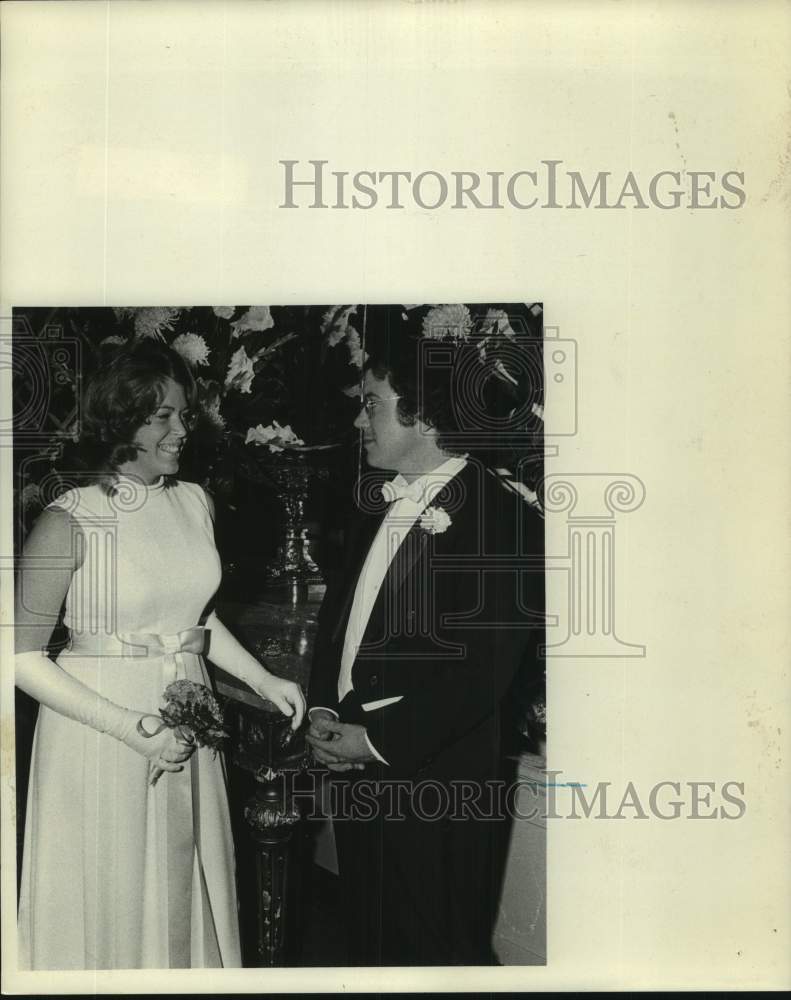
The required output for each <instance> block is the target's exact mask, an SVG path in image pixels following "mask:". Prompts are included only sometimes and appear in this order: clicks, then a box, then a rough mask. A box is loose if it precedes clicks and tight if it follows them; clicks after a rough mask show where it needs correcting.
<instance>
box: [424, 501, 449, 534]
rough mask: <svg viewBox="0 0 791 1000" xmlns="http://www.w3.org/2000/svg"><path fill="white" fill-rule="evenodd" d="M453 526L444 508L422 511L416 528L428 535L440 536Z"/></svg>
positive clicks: (430, 508) (431, 508)
mask: <svg viewBox="0 0 791 1000" xmlns="http://www.w3.org/2000/svg"><path fill="white" fill-rule="evenodd" d="M451 524H453V521H451V517H450V514H449V513H448V512H447V511H446V510H445V508H444V507H429V508H428V510H425V511H423V513H422V514H421V515H420V519H419V521H418V527H419V528H420V530H421V531H425V532H426V534H428V535H441V534H442V533H443V532H445V531H447V530H448V528H449V527H450V526H451Z"/></svg>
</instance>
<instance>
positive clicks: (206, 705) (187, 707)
mask: <svg viewBox="0 0 791 1000" xmlns="http://www.w3.org/2000/svg"><path fill="white" fill-rule="evenodd" d="M159 714H160V716H161V717H162V720H163V722H164V723H165V725H166V726H168V727H169V728H170V729H176V730H178V735H179V738H180V739H183V741H184V742H185V743H197V745H198V746H199V747H209V748H210V749H211V750H212V751H213V752H214V753H215V754H216V753H217V751H218V750H219V749H220V747H221V746H222V741H223V740H224V739H226V738H227V737H228V733H227V732H226V731H225V729H224V728H223V713H222V707H221V706H220V703H219V701H218V700H217V698H216V697H215V696H214V695H213V694H212V692H211V691H210V690H209V688H207V687H206V685H205V684H197V683H196V682H195V681H187V680H181V681H173V683H172V684H168V686H167V687H166V688H165V705H164V707H163V708H161V709H160V710H159Z"/></svg>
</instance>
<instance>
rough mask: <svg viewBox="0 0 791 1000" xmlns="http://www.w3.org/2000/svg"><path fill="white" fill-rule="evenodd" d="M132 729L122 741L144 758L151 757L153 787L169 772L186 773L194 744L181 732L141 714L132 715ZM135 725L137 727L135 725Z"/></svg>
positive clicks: (128, 728) (126, 732) (156, 717)
mask: <svg viewBox="0 0 791 1000" xmlns="http://www.w3.org/2000/svg"><path fill="white" fill-rule="evenodd" d="M129 715H130V719H129V722H130V725H129V726H128V727H127V728H126V731H125V732H124V733H123V735H122V736H121V740H122V741H123V742H124V743H125V744H126V745H127V746H128V747H129V748H130V749H131V750H134V751H136V752H137V753H139V754H140V755H141V756H142V757H147V758H148V760H149V764H150V770H149V784H150V785H155V784H156V783H157V781H159V778H160V776H161V775H162V774H163V773H164V772H165V771H171V772H176V771H183V770H184V763H185V762H186V761H188V760H189V759H190V757H191V756H192V755H193V754H194V753H195V750H196V745H195V743H194V742H191V741H187V740H186V739H185V738H184V735H183V733H181V732H180V731H179V730H178V729H171V728H170V727H169V726H164V727H163V728H162V729H161V730H160V731H159V732H157V729H158V727H159V726H161V725H162V721H161V719H159V717H158V716H155V715H144V714H142V713H140V712H130V713H129ZM132 722H134V726H132V725H131V723H132Z"/></svg>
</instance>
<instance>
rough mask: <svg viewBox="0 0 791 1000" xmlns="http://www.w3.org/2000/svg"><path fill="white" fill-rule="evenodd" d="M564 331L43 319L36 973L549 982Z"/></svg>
mask: <svg viewBox="0 0 791 1000" xmlns="http://www.w3.org/2000/svg"><path fill="white" fill-rule="evenodd" d="M542 322H543V309H542V305H541V304H540V303H536V302H533V303H518V304H514V303H486V304H480V303H469V304H461V303H457V304H450V305H415V304H410V305H386V306H381V305H368V304H358V305H340V306H318V307H317V306H304V307H278V306H271V307H269V306H241V307H236V306H219V307H214V308H209V307H193V308H175V307H174V308H165V307H148V308H146V307H136V308H122V307H121V308H114V309H109V308H108V309H100V308H93V309H91V308H55V309H47V308H22V309H19V310H15V312H14V337H15V339H14V347H15V353H14V376H15V377H14V386H13V389H14V419H15V425H14V431H15V448H14V469H15V482H14V496H15V501H16V519H15V524H16V526H17V528H18V532H17V548H18V559H17V562H18V576H17V586H16V606H15V623H16V652H15V661H14V662H15V675H16V684H17V688H18V696H17V697H18V704H17V713H16V722H17V725H16V735H17V757H16V773H17V775H18V783H17V793H18V800H17V816H18V817H19V822H18V829H17V837H18V859H17V860H18V869H17V870H18V873H19V911H18V939H17V941H18V945H17V946H18V960H19V965H20V968H22V969H29V970H94V969H103V970H113V969H115V970H119V969H178V968H239V967H260V966H290V965H296V966H427V965H437V966H453V965H474V966H485V965H496V964H541V963H543V962H544V961H545V958H546V955H545V926H544V920H545V857H546V851H545V843H544V837H545V825H543V824H542V817H541V811H540V808H538V806H539V805H540V802H539V794H538V791H537V788H538V784H537V783H536V782H535V781H533V782H531V781H530V780H529V779H530V778H531V777H532V778H535V776H536V775H538V776H539V777H540V776H541V772H542V768H543V767H544V764H545V759H544V750H545V740H546V698H545V666H544V658H545V651H544V645H545V628H544V539H543V508H542V499H541V497H542V491H543V483H542V478H543V408H544V407H543V398H544V397H543V368H542V357H543V354H542V346H543V345H542ZM530 805H532V807H533V808H532V810H531V811H529V810H528V806H530ZM517 817H518V818H517Z"/></svg>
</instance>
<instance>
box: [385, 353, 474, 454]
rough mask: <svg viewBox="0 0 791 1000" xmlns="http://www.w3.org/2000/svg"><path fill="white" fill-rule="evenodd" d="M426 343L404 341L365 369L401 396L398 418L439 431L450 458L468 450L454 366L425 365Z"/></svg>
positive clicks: (441, 444)
mask: <svg viewBox="0 0 791 1000" xmlns="http://www.w3.org/2000/svg"><path fill="white" fill-rule="evenodd" d="M425 348H426V344H425V341H423V342H421V341H420V340H418V339H417V338H415V339H414V340H413V339H412V338H409V340H406V341H402V342H401V343H399V344H398V345H394V347H393V349H392V350H390V351H387V352H386V353H378V354H373V355H372V356H371V358H370V359H369V360H368V362H367V363H366V365H365V370H366V371H370V372H371V373H372V374H373V375H374V377H375V378H378V379H388V380H389V382H390V385H391V386H392V387H393V392H394V393H395V394H396V395H397V396H398V402H397V404H396V415H397V416H398V419H399V421H400V423H401V424H403V425H404V426H405V427H411V426H412V425H413V424H414V423H415V422H416V421H418V420H420V421H421V422H422V423H424V424H426V425H427V426H429V427H433V428H434V429H435V430H436V431H437V444H438V446H439V447H440V448H441V449H442V450H443V451H446V452H447V453H448V454H451V455H452V454H458V453H461V452H463V451H464V450H465V448H464V447H462V446H460V443H459V431H460V430H461V428H460V427H459V423H458V419H457V409H458V406H457V397H458V392H457V389H456V387H455V385H454V374H455V372H456V370H457V369H456V367H455V366H454V365H431V364H425Z"/></svg>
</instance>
